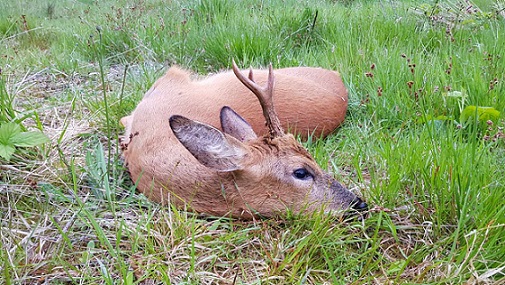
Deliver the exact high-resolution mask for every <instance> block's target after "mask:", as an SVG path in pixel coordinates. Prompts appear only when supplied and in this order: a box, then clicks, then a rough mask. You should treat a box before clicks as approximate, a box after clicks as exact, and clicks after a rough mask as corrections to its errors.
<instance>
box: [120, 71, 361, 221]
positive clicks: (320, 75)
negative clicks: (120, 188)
mask: <svg viewBox="0 0 505 285" xmlns="http://www.w3.org/2000/svg"><path fill="white" fill-rule="evenodd" d="M254 78H255V80H256V81H257V82H258V83H259V84H264V82H265V81H266V78H267V72H266V71H264V70H254ZM273 98H274V105H275V108H276V109H277V110H278V111H277V113H278V114H279V117H280V120H281V122H282V123H283V124H284V125H283V127H284V128H285V129H288V130H296V131H297V132H298V133H300V134H302V135H305V136H306V135H307V134H311V133H313V132H314V134H315V135H316V136H320V135H327V134H328V133H329V132H331V131H333V130H334V129H335V128H336V127H337V126H338V125H339V124H340V123H341V122H342V121H343V120H344V116H345V110H346V107H347V91H346V90H345V88H344V86H343V83H342V81H341V79H340V78H339V76H338V73H336V72H333V71H328V70H324V69H318V68H305V67H299V68H286V69H280V70H276V71H275V88H274V95H273ZM223 106H230V107H231V108H232V109H234V110H235V111H237V113H239V114H240V115H242V117H243V118H244V119H245V121H247V122H249V123H250V124H251V126H252V129H251V130H247V124H243V123H241V122H243V119H242V118H240V116H237V115H236V114H235V115H234V113H233V111H231V113H230V112H228V113H227V112H225V110H223V111H222V113H221V117H222V118H224V121H225V122H230V123H229V124H230V127H228V128H227V127H224V129H225V132H226V133H223V132H221V131H219V130H217V129H215V128H214V127H219V126H220V123H219V122H220V120H219V113H220V110H221V108H222V107H223ZM223 112H224V113H223ZM173 115H183V116H184V117H188V118H190V119H187V118H184V117H178V116H174V117H172V116H173ZM169 119H170V120H169ZM169 121H170V125H169ZM121 122H122V123H123V125H125V127H126V133H125V138H126V139H125V141H124V145H125V149H124V157H125V160H126V163H127V165H128V168H129V170H130V173H131V176H132V179H133V180H134V181H135V182H137V183H138V186H137V188H138V189H139V190H140V191H141V192H143V193H144V194H145V195H146V196H147V197H148V198H149V199H151V200H153V201H156V202H160V203H164V204H168V203H173V204H175V205H176V206H177V207H179V208H182V207H187V208H189V209H190V210H193V211H196V212H200V213H205V214H209V215H216V216H222V215H231V216H233V217H240V218H252V217H254V216H260V215H261V216H274V215H276V214H277V213H279V212H284V211H285V210H286V209H292V210H294V211H300V210H302V209H304V208H305V207H306V208H307V209H313V208H315V207H320V206H321V205H323V204H324V205H325V206H326V207H328V209H330V210H333V209H340V208H346V207H348V206H349V205H350V204H351V203H352V201H354V199H356V196H355V195H354V194H352V193H351V192H349V191H348V190H347V189H345V188H343V187H342V186H341V185H340V184H338V182H336V181H335V179H333V178H332V177H331V176H330V175H328V174H326V173H324V172H323V171H322V170H321V168H320V167H319V166H318V165H317V164H316V163H315V161H314V159H313V158H312V157H311V156H310V154H309V153H308V152H307V151H306V150H305V149H303V147H302V146H301V145H300V144H299V143H298V142H297V141H296V140H295V138H294V137H293V136H292V135H289V134H288V135H284V136H281V137H276V138H270V137H268V136H260V137H257V138H256V137H255V135H254V131H255V132H256V133H259V134H261V135H263V134H266V133H267V132H268V130H266V128H265V126H264V122H265V118H264V117H263V116H262V111H261V107H260V105H259V103H258V101H257V99H256V98H255V96H254V95H253V94H252V93H251V92H250V91H249V90H248V89H247V88H246V87H244V86H243V85H242V84H241V83H240V81H239V80H237V78H236V77H235V75H233V73H231V72H224V73H220V74H217V75H214V76H211V77H208V78H206V79H203V80H199V81H192V80H191V79H190V74H189V73H187V72H185V71H183V70H181V69H179V68H177V67H172V68H170V69H169V71H168V72H167V73H166V74H165V75H164V76H163V77H161V78H160V79H159V80H158V81H157V82H156V83H155V84H154V86H153V87H152V88H151V89H150V90H149V91H148V92H147V93H146V94H145V95H144V98H143V99H142V101H141V102H140V103H139V105H138V106H137V108H136V109H135V111H134V112H133V113H132V114H131V115H130V116H127V117H124V118H123V119H121ZM199 122H205V123H199ZM212 126H214V127H212ZM171 127H172V130H171ZM253 130H254V131H253ZM174 133H175V134H176V135H174ZM188 150H189V151H188ZM300 168H304V169H307V170H309V171H310V172H311V174H312V175H313V179H312V180H310V181H308V180H307V181H305V180H300V179H296V178H294V176H293V173H294V172H293V171H294V170H296V169H300Z"/></svg>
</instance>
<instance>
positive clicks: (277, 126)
mask: <svg viewBox="0 0 505 285" xmlns="http://www.w3.org/2000/svg"><path fill="white" fill-rule="evenodd" d="M232 62H233V73H235V76H237V78H238V80H240V82H242V84H244V85H245V86H246V87H247V88H249V90H251V91H252V92H253V93H254V95H256V97H257V98H258V100H259V101H260V104H261V108H262V109H263V116H264V117H265V119H266V121H267V122H266V123H267V127H268V129H269V131H270V136H271V137H272V138H275V137H280V136H283V135H284V130H283V129H282V126H281V122H280V120H279V117H278V116H277V113H276V112H275V109H274V102H273V98H272V94H273V91H274V79H275V78H274V72H273V67H272V64H271V63H270V65H269V67H268V82H267V84H266V86H265V87H261V86H259V85H258V84H257V83H256V82H255V81H254V79H253V71H252V69H250V70H249V75H248V77H249V78H246V77H245V76H244V75H243V74H242V72H240V70H239V69H238V67H237V64H236V63H235V60H233V61H232Z"/></svg>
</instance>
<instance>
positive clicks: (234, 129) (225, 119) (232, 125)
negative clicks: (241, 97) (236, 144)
mask: <svg viewBox="0 0 505 285" xmlns="http://www.w3.org/2000/svg"><path fill="white" fill-rule="evenodd" d="M220 117H221V128H222V129H223V132H225V133H226V134H229V135H230V136H233V137H234V138H236V139H238V140H239V141H241V142H245V141H249V140H253V139H255V138H257V137H258V136H257V135H256V133H255V132H254V130H253V128H252V127H251V125H249V123H248V122H247V121H246V120H245V119H244V118H242V117H241V116H240V115H239V114H237V113H236V112H235V111H233V109H232V108H230V107H228V106H224V107H223V108H222V109H221V116H220Z"/></svg>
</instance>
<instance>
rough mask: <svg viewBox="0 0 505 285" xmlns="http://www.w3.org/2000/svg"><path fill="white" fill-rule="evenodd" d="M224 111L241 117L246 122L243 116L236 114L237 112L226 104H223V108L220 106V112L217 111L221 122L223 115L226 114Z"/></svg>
mask: <svg viewBox="0 0 505 285" xmlns="http://www.w3.org/2000/svg"><path fill="white" fill-rule="evenodd" d="M226 113H228V114H233V115H235V116H237V117H239V118H240V119H242V121H244V122H246V123H247V121H246V120H244V118H242V117H241V116H240V115H239V114H237V112H235V111H234V110H233V109H232V108H231V107H228V106H223V108H221V112H219V117H220V119H221V122H222V121H223V117H224V116H225V115H226Z"/></svg>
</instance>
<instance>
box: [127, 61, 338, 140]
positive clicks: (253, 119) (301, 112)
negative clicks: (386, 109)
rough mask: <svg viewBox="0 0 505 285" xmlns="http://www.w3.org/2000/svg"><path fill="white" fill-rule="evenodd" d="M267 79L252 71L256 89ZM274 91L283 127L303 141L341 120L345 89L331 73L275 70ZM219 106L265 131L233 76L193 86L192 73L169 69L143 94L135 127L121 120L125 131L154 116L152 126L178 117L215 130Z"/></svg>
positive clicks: (305, 69)
mask: <svg viewBox="0 0 505 285" xmlns="http://www.w3.org/2000/svg"><path fill="white" fill-rule="evenodd" d="M267 74H268V71H267V70H254V77H255V79H256V80H257V82H258V83H259V84H263V83H265V82H266V80H267ZM274 92H275V96H274V98H273V100H274V105H275V107H276V110H277V113H278V115H279V119H280V121H281V123H282V124H283V128H284V129H285V130H288V131H289V132H291V133H296V134H299V135H301V137H302V138H303V139H306V138H307V136H308V135H313V136H314V137H316V138H319V137H321V136H327V135H328V134H329V133H331V132H332V131H334V130H335V129H336V128H337V127H338V126H339V125H340V124H341V123H342V122H343V121H344V118H345V112H346V110H347V89H346V88H345V86H344V84H343V82H342V79H341V78H340V76H339V74H338V73H337V72H335V71H331V70H326V69H322V68H311V67H293V68H284V69H279V70H275V90H274ZM223 106H229V107H230V108H232V109H233V110H235V112H237V113H238V114H240V116H242V117H243V118H244V119H245V120H246V121H247V122H249V124H250V125H251V126H252V127H253V129H254V131H255V132H256V133H257V134H258V135H263V134H265V133H266V132H267V128H266V126H265V118H264V117H263V116H262V113H261V106H260V104H258V99H256V97H255V96H254V94H252V93H251V91H249V90H248V89H247V87H245V86H244V85H243V84H242V83H241V82H240V81H239V80H237V78H236V77H235V75H234V74H233V72H231V71H228V72H223V73H218V74H216V75H213V76H210V77H208V78H205V79H203V80H196V81H193V80H192V79H191V74H190V73H188V72H187V71H184V70H182V69H179V68H178V67H172V68H170V69H169V70H168V71H167V73H166V74H165V75H164V76H163V77H161V78H160V79H158V80H157V81H156V82H155V83H154V85H153V87H152V88H151V89H150V90H149V91H147V93H146V94H145V95H144V98H143V99H142V102H141V103H140V105H139V106H138V107H137V110H138V111H135V113H134V114H135V116H136V119H135V122H128V121H129V120H131V116H130V117H125V118H123V120H122V121H123V125H125V126H126V127H127V131H128V126H129V125H131V124H139V123H138V119H137V118H138V117H140V116H146V117H149V116H151V114H153V113H154V114H156V121H157V122H159V123H160V124H164V119H165V118H166V119H168V118H170V116H171V115H174V114H179V115H184V116H186V117H188V118H191V119H193V120H197V121H200V122H205V123H207V124H210V125H211V126H214V127H216V128H219V127H220V123H219V112H220V110H221V108H222V107H223ZM144 112H145V113H144ZM147 120H148V119H147ZM164 127H166V125H164ZM161 129H162V128H159V130H161Z"/></svg>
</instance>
